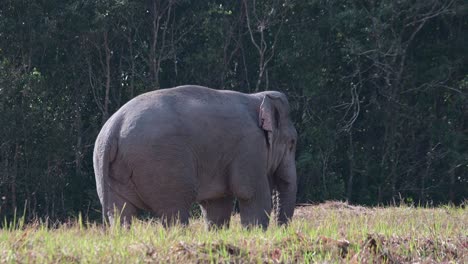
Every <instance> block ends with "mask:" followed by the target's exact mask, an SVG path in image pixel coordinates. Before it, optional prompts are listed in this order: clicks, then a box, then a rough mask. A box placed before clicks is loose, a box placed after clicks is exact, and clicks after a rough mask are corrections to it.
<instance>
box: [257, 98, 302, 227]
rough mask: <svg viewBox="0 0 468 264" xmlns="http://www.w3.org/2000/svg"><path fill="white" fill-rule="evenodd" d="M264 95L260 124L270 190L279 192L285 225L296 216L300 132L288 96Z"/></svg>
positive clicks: (280, 219)
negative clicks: (296, 127) (264, 139)
mask: <svg viewBox="0 0 468 264" xmlns="http://www.w3.org/2000/svg"><path fill="white" fill-rule="evenodd" d="M261 96H262V97H263V99H262V103H261V105H260V111H259V123H260V124H259V125H260V126H261V127H262V128H263V130H264V131H265V137H266V141H267V148H268V171H269V179H270V185H271V186H270V188H271V189H272V190H273V189H274V190H276V191H277V192H278V194H277V195H278V196H277V197H276V198H277V199H278V200H277V204H276V205H275V209H276V210H277V211H276V216H277V221H278V223H279V224H286V223H287V222H288V221H289V219H291V218H292V216H293V213H294V206H295V203H296V192H297V182H296V179H297V175H296V162H295V152H296V141H297V132H296V129H295V128H294V125H293V123H292V122H291V119H290V117H289V104H288V100H287V98H286V96H285V95H284V94H282V93H280V92H264V93H261Z"/></svg>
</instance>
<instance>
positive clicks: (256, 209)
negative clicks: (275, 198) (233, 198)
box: [239, 197, 271, 230]
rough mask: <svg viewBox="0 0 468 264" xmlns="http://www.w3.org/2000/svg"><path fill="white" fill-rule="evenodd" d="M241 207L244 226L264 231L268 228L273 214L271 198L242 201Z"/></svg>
mask: <svg viewBox="0 0 468 264" xmlns="http://www.w3.org/2000/svg"><path fill="white" fill-rule="evenodd" d="M268 198H269V197H268ZM239 207H240V217H241V224H242V226H244V227H246V228H252V227H255V226H260V227H262V229H263V230H266V229H267V228H268V224H269V222H270V213H271V198H269V199H263V200H260V199H252V200H240V201H239Z"/></svg>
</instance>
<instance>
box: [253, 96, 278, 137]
mask: <svg viewBox="0 0 468 264" xmlns="http://www.w3.org/2000/svg"><path fill="white" fill-rule="evenodd" d="M272 99H273V98H272V97H271V96H269V95H265V97H263V101H262V104H261V105H260V111H259V118H258V121H259V126H260V127H261V128H262V129H263V130H265V131H266V132H267V139H268V144H269V145H270V146H271V144H273V132H274V130H275V129H277V128H278V122H279V120H278V110H277V109H276V108H275V106H274V104H273V102H272Z"/></svg>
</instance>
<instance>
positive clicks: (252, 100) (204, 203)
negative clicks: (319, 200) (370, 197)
mask: <svg viewBox="0 0 468 264" xmlns="http://www.w3.org/2000/svg"><path fill="white" fill-rule="evenodd" d="M296 140H297V133H296V130H295V128H294V126H293V124H292V122H291V120H290V118H289V104H288V101H287V98H286V96H285V95H284V94H282V93H280V92H274V91H267V92H261V93H256V94H244V93H239V92H234V91H226V90H213V89H210V88H206V87H201V86H189V85H187V86H180V87H175V88H170V89H163V90H158V91H153V92H148V93H145V94H142V95H140V96H137V97H135V98H134V99H132V100H131V101H129V102H128V103H126V104H125V105H124V106H122V107H121V108H120V109H119V110H118V111H117V112H116V113H115V114H114V115H113V116H112V117H111V118H110V119H109V120H108V121H107V122H106V123H105V124H104V126H103V128H102V130H101V132H100V133H99V135H98V137H97V140H96V144H95V148H94V157H93V158H94V172H95V176H96V186H97V192H98V195H99V199H100V202H101V204H102V211H103V217H104V219H106V217H108V218H109V221H110V222H111V223H113V222H114V217H115V212H116V211H119V212H120V216H121V218H120V219H121V221H122V222H121V223H124V224H128V223H129V222H130V219H131V217H132V216H134V215H136V213H137V210H138V209H143V210H148V211H151V212H152V213H154V214H156V215H157V216H159V217H162V218H163V219H164V220H165V221H166V222H169V221H170V222H173V221H175V220H177V221H179V222H180V223H182V224H187V223H188V220H189V210H190V208H191V205H192V204H193V203H194V202H197V203H199V204H200V205H201V208H202V213H203V216H204V217H205V219H206V222H207V223H208V225H209V226H217V227H220V226H223V225H229V221H230V217H231V212H232V209H233V201H234V198H237V199H238V201H239V209H240V217H241V223H242V225H243V226H251V225H261V226H262V227H263V228H264V229H265V228H266V227H267V226H268V222H269V215H270V212H271V210H272V194H273V192H275V191H277V193H278V198H279V202H278V212H277V221H278V222H279V224H285V223H287V222H288V221H289V219H291V217H292V216H293V212H294V205H295V201H296V191H297V184H296V165H295V149H296Z"/></svg>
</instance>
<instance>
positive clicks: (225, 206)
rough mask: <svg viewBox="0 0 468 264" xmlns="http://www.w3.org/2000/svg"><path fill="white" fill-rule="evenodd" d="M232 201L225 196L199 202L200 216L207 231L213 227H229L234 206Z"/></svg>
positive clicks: (229, 197) (231, 198)
mask: <svg viewBox="0 0 468 264" xmlns="http://www.w3.org/2000/svg"><path fill="white" fill-rule="evenodd" d="M233 200H234V199H233V197H231V196H227V197H223V198H219V199H214V200H205V201H202V202H200V205H201V208H202V214H203V216H204V218H205V221H206V224H207V227H208V228H209V229H211V228H214V227H215V228H222V227H229V222H230V220H231V213H232V208H233V205H234V204H233Z"/></svg>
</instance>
